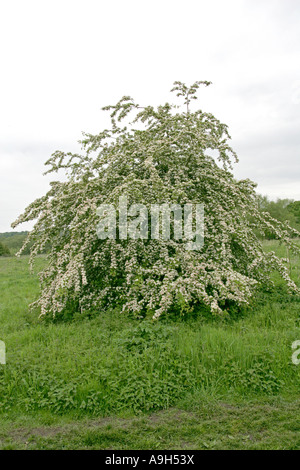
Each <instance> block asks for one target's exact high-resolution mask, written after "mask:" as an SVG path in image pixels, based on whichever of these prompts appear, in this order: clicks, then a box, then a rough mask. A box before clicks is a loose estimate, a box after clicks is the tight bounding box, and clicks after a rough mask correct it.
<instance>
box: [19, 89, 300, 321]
mask: <svg viewBox="0 0 300 470" xmlns="http://www.w3.org/2000/svg"><path fill="white" fill-rule="evenodd" d="M200 85H204V86H208V85H210V82H195V83H194V84H193V85H192V86H190V87H188V86H186V85H185V84H183V83H181V82H175V83H174V87H173V89H172V90H171V91H173V92H176V94H177V96H178V97H179V98H181V99H183V109H181V108H180V106H178V105H174V104H169V103H166V104H164V105H161V106H158V107H157V108H154V107H152V106H146V107H140V106H139V105H138V104H136V103H135V101H134V100H133V99H132V98H131V97H129V96H124V97H123V98H122V99H121V100H120V101H119V102H118V103H117V104H116V105H115V106H107V107H105V108H103V109H104V110H108V111H110V113H111V114H110V116H111V128H110V129H105V130H103V131H102V132H100V133H99V134H97V135H91V134H86V133H84V134H83V139H82V140H81V145H82V152H81V153H80V154H73V153H64V152H61V151H56V152H54V154H52V156H51V158H50V159H49V160H48V161H47V162H46V165H47V166H48V167H49V169H48V171H47V173H50V172H52V173H55V172H57V171H60V170H62V171H65V172H66V174H67V180H66V181H65V182H59V181H53V182H52V183H51V189H50V190H49V191H48V193H47V194H46V195H45V196H43V197H41V198H39V199H37V200H36V201H34V202H33V203H32V204H30V205H29V206H28V207H27V209H26V210H25V212H24V213H23V214H22V215H21V216H20V217H19V218H18V219H17V220H16V221H15V222H14V223H13V224H12V226H13V227H16V226H17V225H18V224H20V223H22V222H25V221H30V220H36V219H37V221H36V223H35V226H34V229H33V230H32V231H31V232H30V233H29V235H28V238H27V240H26V243H25V244H24V246H23V249H25V247H26V246H27V245H28V244H31V261H30V262H31V264H32V263H33V261H34V258H35V256H36V255H37V254H38V253H40V252H43V250H44V248H45V246H47V245H49V246H51V248H50V252H49V254H48V261H49V262H48V265H47V267H46V268H45V270H44V271H43V272H42V273H40V283H41V295H40V298H39V299H38V300H37V302H35V303H34V304H33V306H39V307H40V309H41V315H52V316H55V315H57V314H59V313H63V312H66V311H68V312H71V313H72V312H78V311H79V312H84V311H91V310H93V311H95V310H96V311H97V310H98V311H99V312H101V310H103V309H106V308H115V307H121V308H122V309H123V310H124V311H128V312H133V313H134V314H135V315H136V316H138V317H144V316H149V315H150V316H151V317H153V318H158V317H159V316H160V315H162V314H168V313H169V312H172V311H176V312H180V313H188V312H191V311H192V310H194V309H200V308H201V306H205V305H206V306H208V307H209V308H210V310H211V312H212V313H214V314H222V313H223V312H224V311H226V310H228V307H229V306H230V305H231V304H237V305H242V304H245V303H247V302H249V299H250V298H251V296H252V295H253V292H254V291H255V289H256V287H257V286H259V285H261V284H267V285H269V284H270V283H271V280H270V273H271V272H272V271H273V270H276V271H278V272H279V273H280V275H281V276H282V278H284V280H285V281H286V283H287V285H288V288H289V289H290V291H291V292H297V293H299V290H298V288H297V286H296V285H295V283H294V282H293V281H292V280H291V278H290V276H289V272H288V269H287V264H286V261H285V260H282V259H279V258H278V257H277V256H276V255H275V253H274V252H271V253H265V252H264V250H263V247H262V243H261V241H260V239H259V238H260V237H261V236H263V235H264V234H265V233H266V232H268V233H270V232H271V233H273V234H274V236H275V238H277V239H278V240H281V241H282V242H283V243H285V244H286V245H287V247H288V248H289V249H290V250H292V251H294V252H297V253H299V251H300V250H299V247H298V246H297V245H296V244H295V243H294V242H293V237H294V236H295V235H297V236H300V234H299V233H298V232H297V231H296V230H295V229H293V228H292V227H290V226H288V225H286V224H284V223H281V222H279V221H277V220H275V219H273V218H272V217H271V216H270V214H268V213H262V212H261V211H260V210H259V205H258V198H257V195H256V192H255V186H256V185H255V184H254V183H253V182H252V181H250V180H248V179H247V180H237V179H235V178H234V176H233V174H232V163H233V162H234V161H237V156H236V154H235V152H234V151H233V150H232V148H231V147H230V146H229V143H228V142H229V139H230V135H229V133H228V128H227V126H226V125H225V124H222V123H221V122H220V121H219V120H218V119H216V118H215V117H214V116H213V115H212V114H209V113H206V112H203V111H202V110H196V111H194V112H192V111H191V109H190V103H191V100H194V99H197V96H196V93H197V91H198V88H199V86H200ZM129 115H131V116H133V117H132V120H131V122H128V121H129ZM124 195H126V197H127V198H128V202H129V204H132V203H140V204H144V205H145V206H146V207H149V205H150V204H157V203H161V204H162V203H170V204H171V203H177V204H181V205H183V204H188V203H193V204H197V203H203V204H204V206H205V219H204V222H205V226H204V227H205V243H204V246H203V247H202V249H201V250H187V249H186V245H185V243H184V240H176V239H174V237H173V238H172V237H170V239H168V240H165V239H163V237H160V238H159V239H155V240H153V239H149V238H148V239H136V240H133V239H129V238H128V239H125V240H124V239H119V238H118V237H117V236H116V237H115V238H107V239H99V238H98V236H97V230H96V228H97V224H98V223H99V215H98V214H97V207H99V205H100V204H115V205H117V204H118V201H119V197H120V196H124ZM257 234H259V235H260V236H257Z"/></svg>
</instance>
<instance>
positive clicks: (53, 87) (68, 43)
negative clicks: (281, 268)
mask: <svg viewBox="0 0 300 470" xmlns="http://www.w3.org/2000/svg"><path fill="white" fill-rule="evenodd" d="M0 67H1V73H0V232H3V231H10V230H11V228H10V224H11V222H12V221H13V220H14V219H15V218H16V217H17V216H18V215H19V214H20V213H21V212H22V211H23V210H24V208H25V207H26V206H27V205H28V204H29V203H30V202H32V201H33V200H34V199H36V198H37V197H39V196H42V195H43V194H44V193H45V192H46V191H47V189H48V184H49V181H50V180H51V178H50V177H49V176H48V177H45V176H42V173H43V172H44V171H45V167H44V162H45V161H46V160H47V159H48V158H49V157H50V155H51V153H52V152H54V151H55V150H58V149H59V150H65V151H74V150H78V148H79V147H78V144H77V141H78V140H79V139H80V138H81V132H82V131H86V132H91V133H96V132H98V131H101V129H102V128H103V127H106V126H107V123H108V122H107V117H106V114H105V113H104V112H102V111H101V107H102V106H105V105H107V104H114V103H115V102H116V101H118V100H119V98H121V97H122V96H123V95H125V94H126V95H127V94H128V95H131V96H133V97H134V98H135V100H136V101H137V102H138V103H139V104H140V105H148V104H153V105H156V104H160V103H163V102H165V101H169V100H171V99H172V96H173V95H170V93H169V90H170V89H171V88H172V84H173V82H174V81H175V80H181V81H184V82H186V83H187V84H191V83H193V82H194V81H196V80H210V81H212V82H213V85H212V86H211V87H209V88H203V89H201V91H200V93H199V101H198V102H195V103H198V105H199V107H201V109H203V110H204V111H208V112H212V113H213V114H215V115H216V117H218V118H219V119H220V120H221V121H223V122H225V123H226V124H228V125H229V131H230V134H231V136H232V142H231V144H232V146H233V148H234V149H235V150H236V151H237V153H238V155H239V158H240V162H239V164H238V165H236V167H235V170H234V172H235V175H236V176H237V177H238V178H250V179H252V180H254V181H255V182H257V183H258V192H260V193H262V194H266V195H268V196H270V197H271V198H276V197H281V198H292V199H299V200H300V0H226V1H225V0H209V1H203V0H181V1H177V0H151V1H145V0H110V1H103V0H84V1H83V0H78V1H77V0H59V1H56V0H51V1H50V0H43V1H41V0H37V1H33V0H26V1H24V0H20V1H17V0H9V1H8V0H0ZM174 98H175V95H174ZM27 228H28V225H26V224H24V225H22V226H19V227H18V228H17V229H16V230H25V229H27Z"/></svg>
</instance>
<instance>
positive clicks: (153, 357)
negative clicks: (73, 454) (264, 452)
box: [0, 242, 300, 449]
mask: <svg viewBox="0 0 300 470" xmlns="http://www.w3.org/2000/svg"><path fill="white" fill-rule="evenodd" d="M266 250H275V251H276V252H277V253H278V254H279V255H281V256H286V254H285V252H284V251H283V248H282V247H280V246H278V245H277V244H276V243H274V242H272V243H267V244H266ZM44 263H45V259H44V258H43V257H40V258H38V260H37V266H36V271H39V270H40V269H42V266H43V265H44ZM291 272H292V276H293V278H294V279H295V280H296V281H297V282H299V280H300V276H299V260H298V259H291ZM274 279H275V280H276V287H275V288H274V289H273V292H271V293H268V294H263V293H258V294H257V297H256V299H255V301H254V302H253V304H252V306H251V307H250V308H249V309H247V310H245V311H243V312H241V313H239V314H235V315H234V317H233V318H228V319H217V318H214V319H213V318H210V317H208V318H207V317H206V316H201V315H199V316H198V317H196V318H193V319H190V320H188V321H181V322H174V321H170V320H169V321H168V322H160V323H158V324H157V323H156V324H152V323H151V322H149V321H144V322H139V321H137V320H132V319H130V318H128V317H126V316H124V315H121V314H119V313H118V312H106V313H104V314H102V315H99V316H98V317H97V318H92V319H87V318H82V317H80V316H78V317H77V318H75V319H74V320H73V321H72V322H70V323H55V324H53V323H48V324H47V323H43V322H41V321H40V320H39V319H38V317H37V315H36V313H29V311H28V303H30V302H31V301H32V300H34V298H35V297H36V296H37V295H38V291H39V287H38V281H37V276H36V274H34V275H30V274H29V273H28V266H27V258H26V257H22V258H21V259H17V258H2V259H1V258H0V289H1V291H0V292H1V297H0V325H1V327H0V328H1V329H0V339H1V340H2V341H5V344H6V348H7V364H6V365H5V366H3V365H0V424H1V426H0V429H1V431H0V448H1V449H10V448H12V449H23V448H28V449H46V448H47V449H81V448H91V449H96V448H97V449H136V448H139V449H175V448H176V449H296V448H297V449H299V448H300V442H299V437H298V435H299V429H300V422H299V417H298V409H299V385H300V366H295V365H294V364H292V361H291V356H292V352H293V351H292V349H291V344H292V343H293V342H294V341H295V340H298V339H300V316H299V307H300V299H299V297H289V296H288V295H287V294H286V292H285V289H284V286H283V285H282V284H281V283H280V282H278V280H277V278H276V276H275V278H274Z"/></svg>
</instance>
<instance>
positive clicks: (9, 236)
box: [0, 232, 30, 255]
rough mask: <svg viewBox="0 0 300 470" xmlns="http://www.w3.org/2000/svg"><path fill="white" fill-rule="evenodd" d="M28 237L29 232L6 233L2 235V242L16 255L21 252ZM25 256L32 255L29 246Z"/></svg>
mask: <svg viewBox="0 0 300 470" xmlns="http://www.w3.org/2000/svg"><path fill="white" fill-rule="evenodd" d="M27 236H28V232H4V233H0V242H1V243H5V245H6V246H7V247H8V248H9V249H10V251H11V252H12V253H14V254H15V253H17V252H18V251H19V250H21V248H22V246H23V244H24V242H25V240H26V238H27ZM23 254H24V255H29V254H30V247H29V246H28V247H26V248H25V249H24V251H23Z"/></svg>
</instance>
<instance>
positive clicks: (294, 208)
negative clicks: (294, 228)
mask: <svg viewBox="0 0 300 470" xmlns="http://www.w3.org/2000/svg"><path fill="white" fill-rule="evenodd" d="M287 209H288V211H289V212H290V213H292V214H293V215H294V217H295V219H296V223H297V224H298V225H300V201H294V202H291V203H290V204H289V205H288V206H287Z"/></svg>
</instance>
